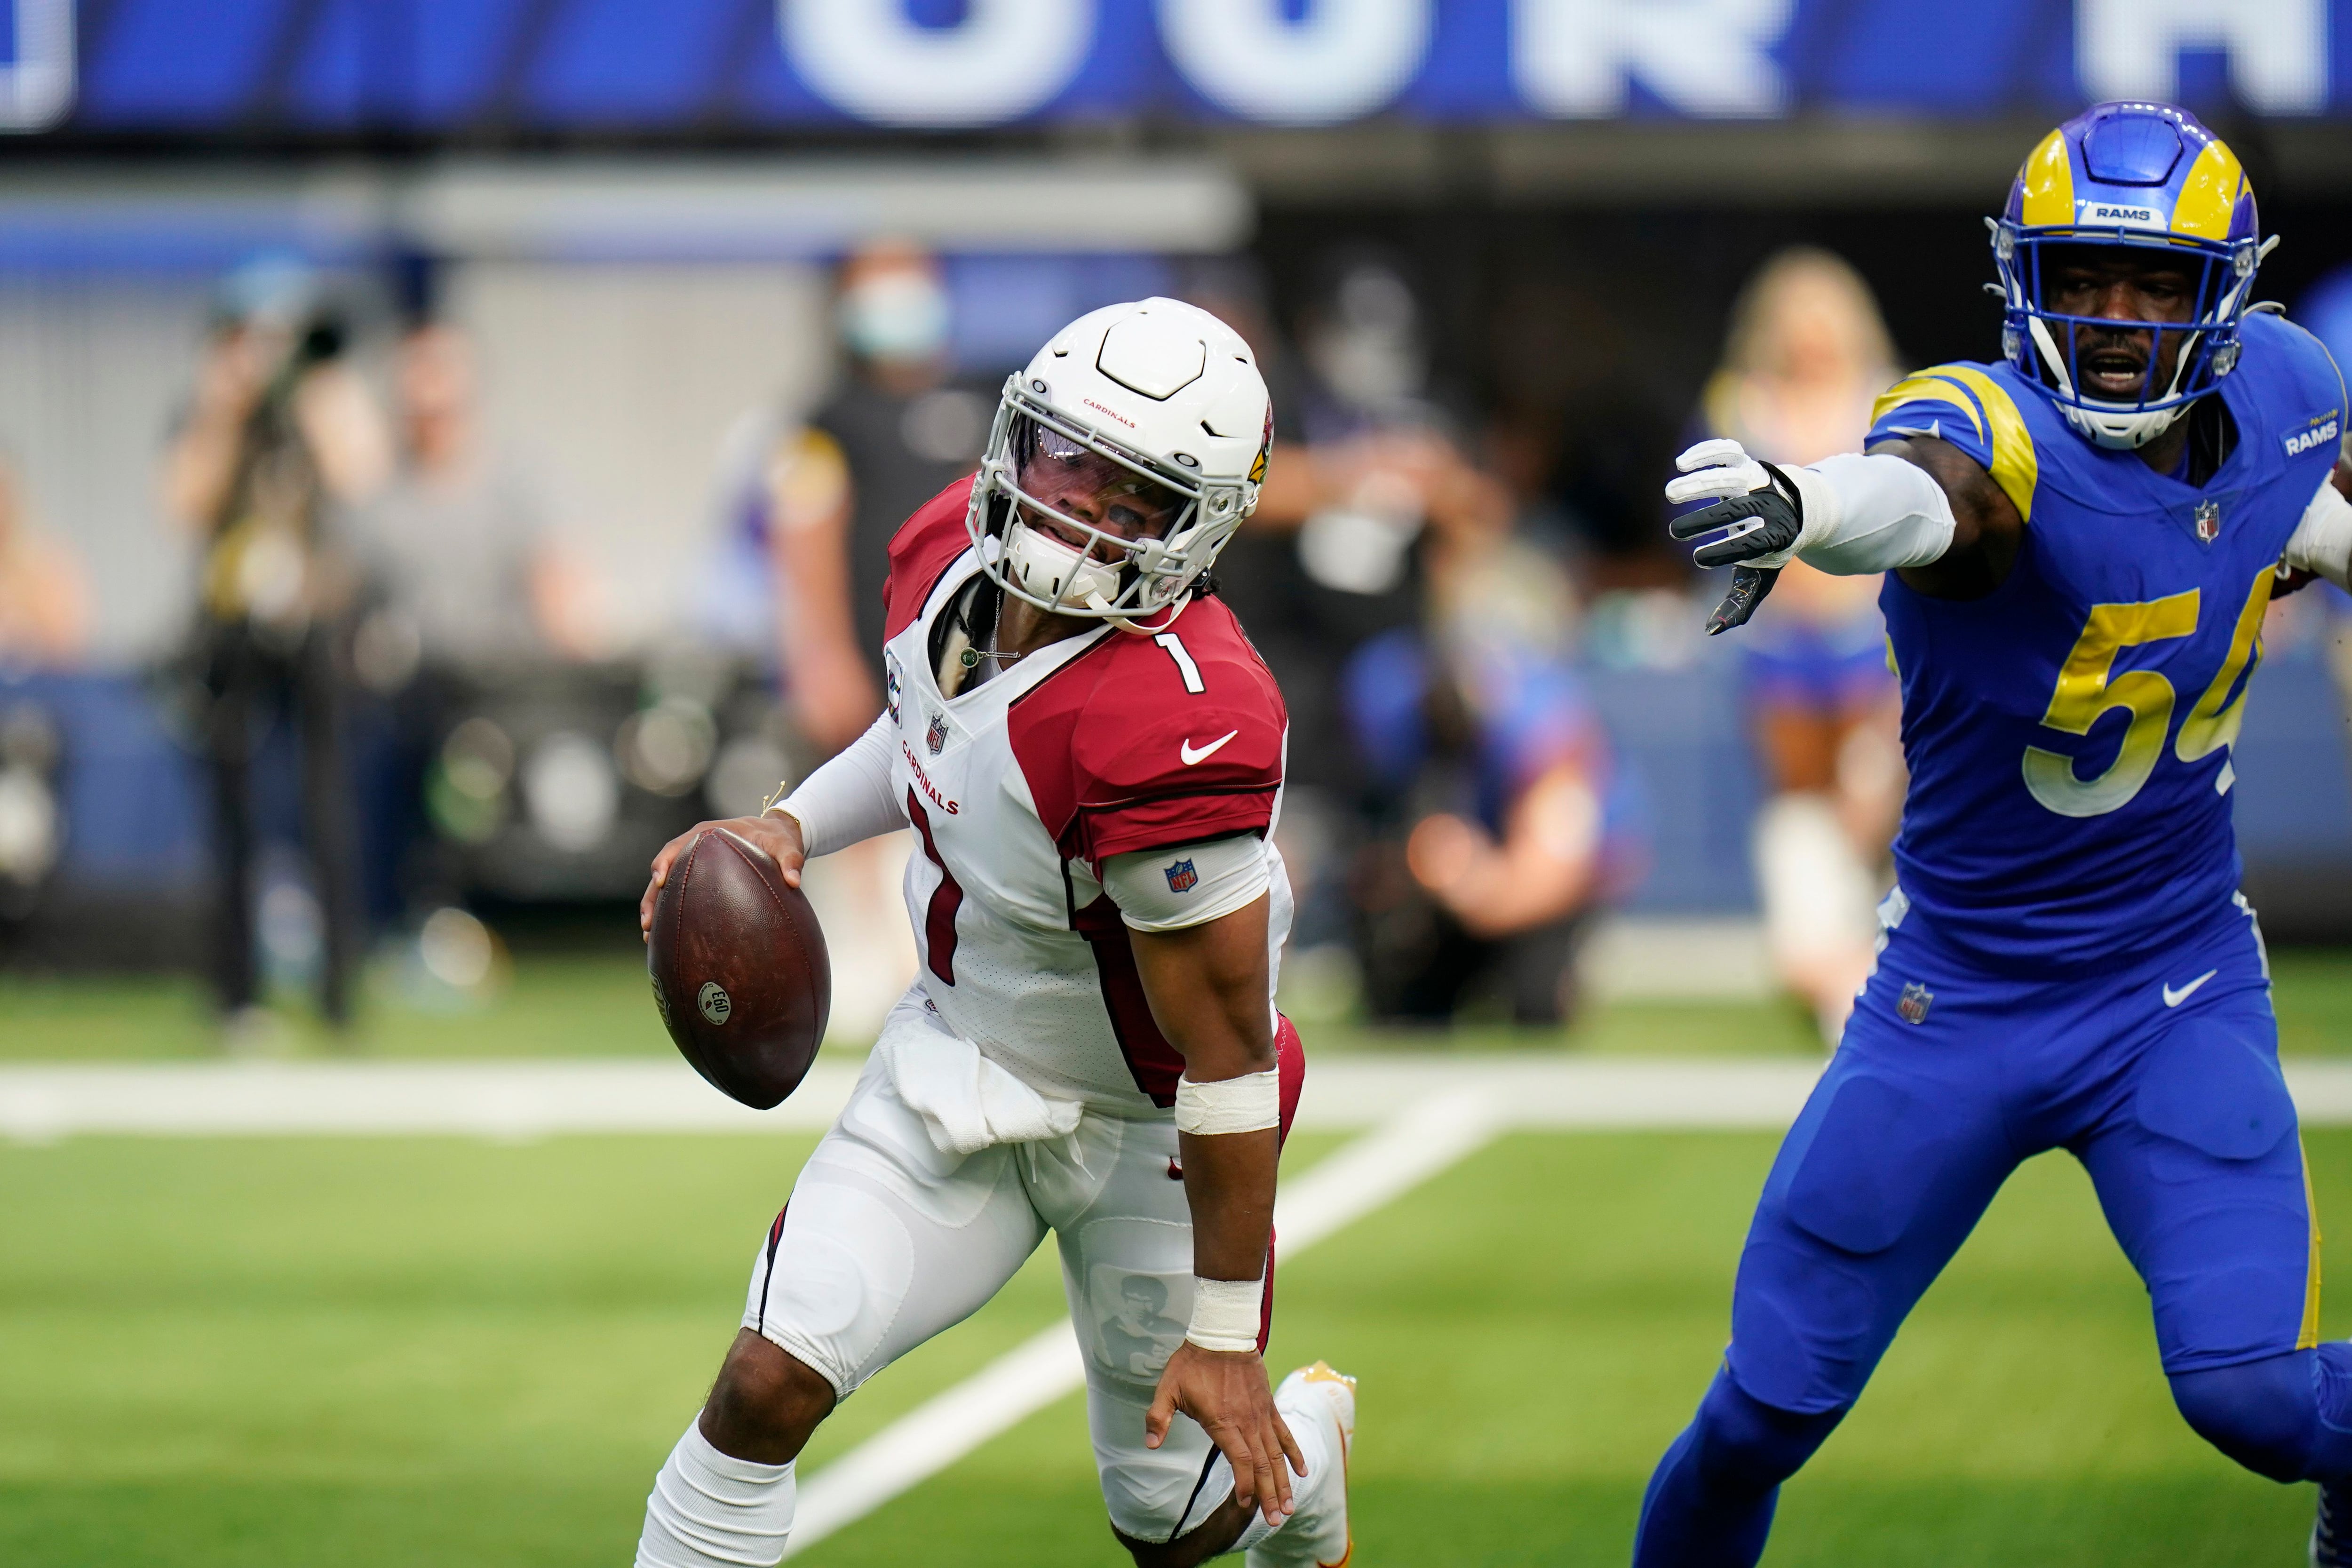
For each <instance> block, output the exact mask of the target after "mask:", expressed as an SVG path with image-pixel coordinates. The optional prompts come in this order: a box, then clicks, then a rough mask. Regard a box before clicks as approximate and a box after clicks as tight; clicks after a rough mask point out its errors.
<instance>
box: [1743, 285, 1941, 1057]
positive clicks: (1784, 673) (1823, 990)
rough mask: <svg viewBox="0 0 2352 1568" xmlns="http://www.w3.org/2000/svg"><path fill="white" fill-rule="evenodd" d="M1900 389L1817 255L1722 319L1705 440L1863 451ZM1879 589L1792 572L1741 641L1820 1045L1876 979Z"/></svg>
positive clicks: (1760, 857) (1792, 453) (1894, 782)
mask: <svg viewBox="0 0 2352 1568" xmlns="http://www.w3.org/2000/svg"><path fill="white" fill-rule="evenodd" d="M1895 374H1896V372H1895V353H1894V348H1893V345H1892V344H1891V343H1889V342H1888V341H1887V336H1886V328H1885V323H1884V322H1883V321H1881V320H1880V318H1879V314H1878V307H1877V304H1876V302H1875V301H1874V300H1872V299H1871V296H1870V290H1869V289H1868V287H1867V286H1866V285H1864V282H1863V281H1862V279H1861V278H1860V277H1859V276H1857V275H1856V274H1855V272H1854V270H1853V268H1851V267H1849V266H1847V265H1846V264H1845V263H1844V262H1843V261H1842V260H1840V259H1839V258H1836V257H1834V256H1832V255H1831V254H1829V253H1828V252H1826V251H1822V250H1815V249H1811V248H1802V247H1801V248H1795V249H1790V250H1786V251H1783V252H1781V253H1780V255H1778V256H1776V257H1774V258H1772V259H1770V260H1769V261H1768V262H1766V263H1765V265H1764V267H1763V268H1762V269H1761V270H1759V272H1758V273H1757V274H1756V276H1755V277H1754V278H1753V279H1750V281H1749V282H1748V287H1747V289H1745V290H1744V291H1743V292H1742V293H1741V295H1740V297H1739V300H1738V303H1737V305H1736V306H1735V307H1734V308H1733V311H1732V318H1731V330H1730V334H1729V338H1728V341H1727V342H1726V344H1725V347H1724V357H1723V364H1722V368H1720V369H1719V370H1717V372H1716V374H1715V376H1714V378H1713V379H1712V380H1711V381H1709V382H1708V384H1707V387H1706V394H1705V396H1704V400H1703V402H1702V404H1701V407H1700V423H1701V424H1702V426H1704V433H1705V434H1706V435H1708V436H1728V437H1732V438H1733V439H1735V440H1738V442H1740V443H1741V444H1742V445H1743V446H1745V447H1747V448H1748V450H1749V451H1750V452H1753V453H1755V454H1756V455H1757V456H1758V457H1759V458H1767V459H1769V460H1770V461H1773V462H1780V463H1811V462H1814V461H1817V460H1819V459H1820V458H1825V457H1829V456H1831V455H1832V454H1833V453H1838V452H1851V451H1853V450H1855V449H1856V448H1857V447H1858V446H1859V444H1860V442H1861V440H1862V437H1863V435H1864V432H1865V431H1867V430H1868V429H1869V427H1870V407H1871V404H1872V402H1873V400H1874V399H1875V398H1876V397H1877V395H1878V394H1879V393H1881V392H1883V391H1885V389H1886V387H1887V386H1888V385H1889V384H1891V383H1892V382H1893V381H1894V380H1895ZM1878 586H1879V579H1878V578H1876V577H1833V576H1831V575H1829V574H1826V573H1823V572H1818V571H1815V570H1814V569H1813V568H1811V567H1810V566H1807V565H1805V564H1804V563H1801V562H1792V563H1790V565H1789V567H1788V569H1787V570H1785V571H1784V572H1782V573H1781V574H1780V582H1779V584H1778V585H1777V586H1776V587H1775V588H1774V590H1773V593H1772V596H1771V598H1770V599H1769V600H1768V601H1767V602H1766V603H1765V605H1764V606H1763V608H1762V609H1761V610H1759V612H1758V613H1757V616H1756V618H1755V620H1754V621H1753V622H1752V623H1751V624H1750V625H1749V626H1748V627H1747V628H1746V629H1745V630H1744V631H1742V632H1741V633H1740V634H1739V645H1740V649H1741V652H1742V654H1743V655H1744V657H1745V659H1746V667H1747V668H1746V676H1747V685H1748V702H1747V710H1748V713H1749V714H1750V716H1751V717H1752V720H1753V722H1754V726H1755V737H1756V744H1757V748H1758V752H1759V757H1760V760H1761V762H1762V763H1763V767H1764V774H1765V783H1766V788H1767V789H1768V790H1769V799H1768V800H1767V801H1766V802H1765V804H1764V805H1763V807H1762V809H1761V810H1759V812H1758V813H1757V816H1756V825H1755V836H1754V840H1753V844H1754V855H1755V865H1756V881H1757V887H1758V889H1759V892H1760V894H1761V896H1762V899H1763V903H1764V927H1765V935H1766V940H1767V941H1768V942H1769V945H1770V947H1771V952H1772V956H1773V961H1774V963H1775V964H1776V965H1777V966H1778V968H1779V970H1780V977H1781V979H1782V981H1783V982H1784V983H1785V984H1787V985H1788V986H1789V988H1790V990H1791V991H1793V992H1794V993H1796V994H1797V995H1798V996H1800V997H1801V998H1802V999H1803V1000H1804V1002H1805V1003H1806V1005H1808V1006H1809V1007H1811V1009H1812V1012H1813V1015H1814V1016H1815V1018H1816V1019H1817V1020H1818V1021H1819V1023H1820V1025H1821V1030H1822V1037H1823V1038H1824V1039H1825V1040H1828V1041H1830V1042H1832V1044H1834V1042H1835V1041H1836V1039H1837V1037H1838V1036H1839V1034H1840V1033H1841V1032H1842V1031H1843V1028H1844V1027H1845V1017H1846V1014H1847V1013H1848V1012H1850V1011H1851V1010H1852V1009H1853V994H1854V992H1855V990H1856V989H1857V988H1858V987H1859V986H1860V985H1861V984H1862V982H1863V980H1864V977H1865V976H1867V975H1868V974H1869V973H1870V968H1871V963H1872V956H1873V953H1872V942H1873V939H1874V935H1875V931H1876V927H1875V922H1874V918H1873V913H1872V911H1873V909H1874V906H1875V904H1876V903H1877V900H1878V897H1879V894H1880V893H1881V891H1883V889H1884V885H1885V879H1886V871H1885V864H1886V858H1887V845H1888V840H1889V839H1890V837H1892V836H1893V833H1894V828H1895V818H1896V816H1897V814H1898V813H1899V812H1900V811H1901V809H1902V797H1903V761H1902V751H1901V745H1900V742H1899V739H1898V736H1897V725H1898V721H1899V717H1900V701H1901V699H1900V696H1899V694H1898V692H1897V691H1896V689H1895V680H1894V678H1893V676H1892V675H1891V674H1890V673H1889V671H1888V669H1887V664H1886V628H1885V623H1884V622H1883V621H1882V620H1881V618H1880V616H1879V613H1878Z"/></svg>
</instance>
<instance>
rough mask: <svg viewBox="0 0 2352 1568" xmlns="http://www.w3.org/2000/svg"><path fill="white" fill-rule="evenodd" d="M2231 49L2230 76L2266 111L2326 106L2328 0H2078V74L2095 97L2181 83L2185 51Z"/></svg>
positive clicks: (2152, 92) (2172, 89)
mask: <svg viewBox="0 0 2352 1568" xmlns="http://www.w3.org/2000/svg"><path fill="white" fill-rule="evenodd" d="M2199 48H2203V49H2218V50H2221V51H2222V52H2223V53H2225V54H2227V55H2228V56H2229V57H2230V85H2231V87H2232V88H2233V89H2236V91H2237V94H2238V96H2239V97H2240V98H2241V99H2242V100H2244V101H2245V103H2246V106H2247V107H2248V108H2250V109H2255V110H2261V111H2262V112H2263V113H2265V114H2316V113H2318V112H2319V111H2320V110H2323V109H2326V107H2327V6H2326V0H2079V3H2078V4H2077V5H2076V7H2075V10H2074V74H2075V75H2076V76H2078V77H2079V78H2081V79H2082V82H2083V90H2084V92H2086V93H2088V94H2090V96H2092V97H2093V98H2142V99H2145V98H2153V99H2156V100H2158V101H2160V102H2167V103H2168V102H2170V101H2171V100H2173V99H2175V98H2177V97H2178V96H2179V92H2180V51H2181V50H2183V49H2199Z"/></svg>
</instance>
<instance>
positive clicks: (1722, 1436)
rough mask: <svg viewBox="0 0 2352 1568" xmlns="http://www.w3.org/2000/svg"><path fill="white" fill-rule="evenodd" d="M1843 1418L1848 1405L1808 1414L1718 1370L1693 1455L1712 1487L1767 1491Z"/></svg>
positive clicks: (1798, 1466)
mask: <svg viewBox="0 0 2352 1568" xmlns="http://www.w3.org/2000/svg"><path fill="white" fill-rule="evenodd" d="M1844 1419H1845V1410H1844V1409H1843V1408H1840V1409H1835V1410H1824V1411H1820V1412H1818V1413H1814V1414H1810V1415H1809V1414H1805V1413H1803V1412H1801V1411H1795V1410H1783V1409H1780V1407H1778V1406H1777V1405H1767V1404H1765V1403H1764V1402H1763V1401H1762V1400H1760V1399H1758V1398H1756V1397H1755V1396H1754V1395H1753V1394H1749V1393H1748V1391H1747V1390H1745V1389H1743V1388H1741V1387H1740V1386H1739V1384H1738V1383H1737V1382H1735V1381H1733V1379H1732V1376H1731V1374H1730V1373H1728V1372H1719V1373H1716V1378H1715V1383H1714V1384H1713V1385H1712V1386H1711V1387H1709V1388H1708V1389H1707V1391H1706V1398H1705V1399H1703V1400H1701V1401H1700V1402H1699V1407H1698V1422H1697V1426H1698V1430H1697V1433H1696V1438H1697V1441H1696V1444H1695V1446H1694V1448H1695V1451H1694V1453H1693V1458H1695V1459H1696V1461H1697V1463H1698V1467H1699V1473H1700V1479H1701V1480H1702V1481H1703V1482H1704V1484H1705V1485H1706V1488H1707V1489H1709V1490H1710V1491H1717V1492H1722V1493H1749V1492H1762V1491H1768V1490H1769V1489H1772V1488H1773V1487H1777V1486H1779V1485H1780V1483H1781V1482H1782V1481H1785V1480H1787V1479H1789V1478H1790V1476H1793V1475H1795V1474H1796V1473H1797V1472H1798V1471H1799V1470H1800V1469H1801V1468H1803V1467H1804V1463H1805V1461H1806V1460H1808V1459H1810V1458H1812V1457H1813V1453H1814V1451H1815V1450H1816V1449H1818V1448H1819V1447H1821V1446H1822V1443H1824V1442H1826V1441H1827V1440H1828V1438H1829V1435H1830V1434H1831V1433H1832V1432H1833V1431H1835V1430H1836V1429H1837V1424H1838V1423H1839V1422H1841V1421H1843V1420H1844Z"/></svg>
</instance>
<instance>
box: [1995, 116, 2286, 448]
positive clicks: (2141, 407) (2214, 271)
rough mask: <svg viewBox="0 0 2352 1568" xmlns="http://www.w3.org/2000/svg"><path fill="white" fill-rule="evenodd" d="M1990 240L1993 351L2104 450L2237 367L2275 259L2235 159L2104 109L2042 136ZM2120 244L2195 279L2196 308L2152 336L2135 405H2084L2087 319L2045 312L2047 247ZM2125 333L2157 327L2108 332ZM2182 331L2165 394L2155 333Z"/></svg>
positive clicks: (2177, 130)
mask: <svg viewBox="0 0 2352 1568" xmlns="http://www.w3.org/2000/svg"><path fill="white" fill-rule="evenodd" d="M1990 226H1991V228H1992V231H1993V238H1992V249H1993V264H1994V266H1995V267H1996V268H1998V269H1999V271H2000V293H2001V296H2002V303H2003V306H2004V314H2003V318H2002V331H2001V353H2003V355H2004V356H2005V357H2006V358H2007V359H2008V360H2009V362H2010V363H2011V364H2013V365H2015V366H2016V367H2017V369H2018V371H2019V373H2020V374H2022V375H2024V376H2025V377H2026V379H2027V380H2029V381H2031V382H2032V383H2033V384H2035V385H2036V386H2039V387H2041V388H2042V391H2043V392H2045V393H2046V394H2048V395H2049V396H2050V398H2051V399H2052V401H2053V402H2054V403H2056V404H2057V405H2058V407H2059V411H2060V412H2061V413H2063V415H2064V416H2066V419H2067V422H2068V423H2069V424H2071V425H2073V426H2074V427H2075V428H2076V429H2078V430H2080V431H2082V432H2083V434H2084V435H2085V436H2087V437H2090V438H2091V439H2092V440H2094V441H2096V442H2097V443H2098V444H2099V445H2101V446H2103V447H2141V446H2145V445H2147V443H2148V442H2150V441H2153V440H2154V439H2156V437H2158V436H2160V435H2162V434H2163V433H2164V431H2165V430H2166V429H2167V428H2168V426H2170V425H2171V424H2172V422H2173V421H2174V420H2175V419H2178V418H2179V416H2181V414H2182V413H2183V412H2185V411H2186V410H2187V408H2188V406H2189V404H2191V403H2192V402H2194V401H2195V400H2196V399H2198V398H2200V397H2201V396H2203V395H2205V394H2207V393H2209V392H2210V391H2212V390H2213V384H2214V383H2216V382H2218V381H2219V380H2221V377H2223V376H2225V375H2227V374H2230V371H2231V367H2232V366H2234V365H2235V364H2236V363H2237V360H2238V323H2239V322H2240V321H2242V320H2244V318H2245V314H2246V306H2247V303H2248V300H2249V298H2250V294H2251V291H2252V288H2253V284H2254V268H2256V267H2258V266H2260V265H2261V263H2262V259H2263V257H2264V256H2266V255H2267V254H2269V251H2270V247H2271V246H2272V245H2275V244H2276V243H2277V241H2276V240H2272V241H2270V242H2268V243H2264V241H2263V238H2262V228H2261V225H2260V222H2259V220H2258V219H2257V217H2256V216H2255V212H2254V191H2253V186H2252V185H2251V184H2248V183H2247V180H2246V172H2245V170H2244V169H2243V168H2242V167H2241V166H2240V164H2239V163H2238V157H2237V154H2236V153H2232V152H2231V151H2230V149H2229V147H2228V145H2227V144H2226V143H2224V142H2222V141H2221V138H2220V137H2218V136H2216V135H2214V134H2213V133H2212V132H2210V131H2208V130H2207V129H2206V128H2205V127H2204V126H2203V125H2201V124H2200V123H2198V121H2197V118H2196V116H2194V115H2192V114H2189V112H2187V111H2186V110H2179V109H2175V108H2173V107H2171V106H2170V105H2169V104H2163V103H2102V104H2096V105H2094V106H2093V107H2092V108H2090V109H2086V110H2084V111H2083V112H2082V113H2080V114H2078V115H2076V116H2075V117H2074V119H2072V120H2069V121H2066V123H2065V124H2063V125H2061V126H2060V127H2058V129H2057V130H2055V131H2053V132H2051V133H2050V134H2049V135H2047V136H2045V137H2043V138H2042V144H2041V145H2040V146H2038V147H2036V148H2034V150H2033V151H2032V153H2031V154H2029V155H2028V156H2027V158H2026V160H2025V163H2024V165H2023V166H2022V167H2021V168H2020V169H2019V170H2018V171H2017V179H2016V180H2015V182H2014V183H2012V184H2011V186H2010V190H2009V206H2008V210H2007V211H2005V212H2004V213H2003V214H2002V215H2001V216H2000V221H1998V222H1996V223H1992V224H1991V225H1990ZM2083 245H2120V246H2131V247H2139V248H2143V249H2151V250H2160V251H2164V252H2167V253H2169V254H2171V255H2173V256H2175V257H2176V258H2179V260H2180V261H2182V262H2183V263H2184V264H2187V265H2189V270H2190V272H2191V275H2192V276H2194V277H2196V278H2197V279H2198V285H2197V299H2196V304H2195V309H2194V310H2193V312H2192V314H2191V315H2190V318H2189V320H2188V321H2185V322H2181V323H2179V324H2177V325H2174V324H2160V325H2156V326H2155V328H2154V330H2155V331H2156V332H2157V333H2158V338H2157V342H2156V347H2157V349H2158V352H2157V353H2150V354H2149V355H2148V368H2147V380H2146V382H2144V383H2143V384H2142V385H2141V387H2140V395H2139V397H2138V399H2137V401H2135V402H2131V403H2110V402H2105V401H2102V400H2099V399H2096V398H2091V397H2085V396H2084V395H2082V393H2081V392H2080V391H2079V390H2078V389H2079V388H2080V386H2081V385H2082V377H2081V376H2080V374H2077V367H2076V365H2075V363H2074V346H2075V332H2074V329H2075V327H2077V326H2078V325H2080V324H2082V323H2084V322H2085V321H2097V320H2099V318H2095V317H2088V316H2069V315H2063V314H2061V313H2060V312H2058V311H2055V310H2049V309H2047V308H2045V306H2044V304H2043V301H2044V300H2045V298H2046V295H2045V294H2044V292H2043V280H2042V272H2043V266H2044V260H2045V258H2046V257H2047V255H2048V253H2049V249H2050V247H2054V246H2083ZM2115 324H2116V325H2117V326H2120V327H2126V328H2128V329H2130V330H2133V331H2147V330H2149V328H2150V326H2151V323H2149V322H2146V321H2128V322H2117V323H2115ZM2168 332H2169V333H2175V334H2179V339H2180V344H2179V355H2178V357H2177V359H2176V360H2175V368H2174V371H2173V374H2172V377H2171V380H2170V382H2169V383H2168V384H2163V385H2159V384H2158V383H2157V374H2158V365H2159V364H2161V363H2162V362H2163V358H2164V355H2163V353H2162V352H2161V350H2162V348H2163V342H2164V339H2163V334H2165V333H2168Z"/></svg>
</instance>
